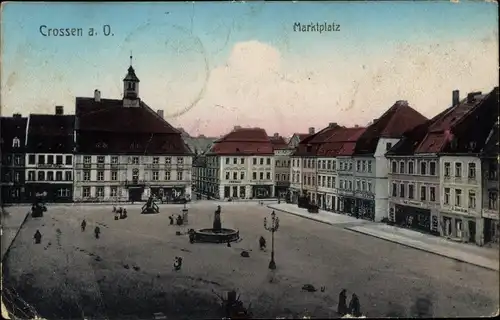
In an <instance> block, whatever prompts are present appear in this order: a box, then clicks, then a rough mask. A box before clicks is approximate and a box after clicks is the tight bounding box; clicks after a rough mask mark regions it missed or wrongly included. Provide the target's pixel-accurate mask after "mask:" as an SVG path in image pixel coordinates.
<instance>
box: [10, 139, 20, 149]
mask: <svg viewBox="0 0 500 320" xmlns="http://www.w3.org/2000/svg"><path fill="white" fill-rule="evenodd" d="M20 146H21V140H19V138H18V137H15V138H14V139H12V148H19V147H20Z"/></svg>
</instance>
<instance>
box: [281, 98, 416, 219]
mask: <svg viewBox="0 0 500 320" xmlns="http://www.w3.org/2000/svg"><path fill="white" fill-rule="evenodd" d="M425 120H426V118H425V117H424V116H423V115H421V114H420V113H418V112H417V111H415V110H414V109H413V108H411V107H410V106H408V104H407V102H406V101H397V102H396V103H395V104H394V105H393V106H392V107H391V108H389V110H388V111H387V112H385V113H384V114H383V115H382V116H381V117H380V118H378V119H375V120H374V121H373V123H372V124H371V125H369V126H368V127H357V126H356V127H353V128H345V127H342V126H339V125H338V124H337V123H330V124H329V125H328V127H326V128H325V129H323V130H321V131H319V132H318V133H316V134H314V135H311V136H309V137H308V138H306V139H304V140H302V141H301V142H300V143H299V146H298V148H297V150H296V151H295V152H294V154H293V155H292V167H291V179H292V180H291V195H292V196H291V201H292V202H296V201H297V199H298V197H300V196H308V198H309V200H310V201H311V202H314V203H316V204H318V205H319V207H320V208H321V209H324V210H329V211H333V212H339V213H345V214H351V215H358V216H360V217H363V218H366V219H370V220H376V221H380V220H382V219H383V218H384V217H386V216H387V210H388V185H387V159H386V158H385V153H386V152H387V151H388V150H389V149H390V148H391V147H392V146H393V145H394V144H396V143H397V142H398V141H399V139H401V137H402V135H403V133H404V132H406V131H407V130H409V129H412V128H413V127H415V126H417V125H419V124H420V123H422V122H424V121H425Z"/></svg>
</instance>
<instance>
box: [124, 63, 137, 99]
mask: <svg viewBox="0 0 500 320" xmlns="http://www.w3.org/2000/svg"><path fill="white" fill-rule="evenodd" d="M123 106H124V107H128V108H130V107H139V106H140V99H139V78H137V76H136V75H135V70H134V68H133V67H132V54H130V67H129V68H128V72H127V75H126V76H125V78H124V79H123Z"/></svg>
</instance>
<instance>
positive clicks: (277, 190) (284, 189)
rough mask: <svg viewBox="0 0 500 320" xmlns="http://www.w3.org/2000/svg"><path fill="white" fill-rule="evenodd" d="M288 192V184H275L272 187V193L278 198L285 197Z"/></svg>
mask: <svg viewBox="0 0 500 320" xmlns="http://www.w3.org/2000/svg"><path fill="white" fill-rule="evenodd" d="M287 193H288V186H286V185H277V186H275V187H274V195H275V197H277V198H279V199H286V196H287Z"/></svg>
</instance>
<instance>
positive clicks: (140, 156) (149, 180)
mask: <svg viewBox="0 0 500 320" xmlns="http://www.w3.org/2000/svg"><path fill="white" fill-rule="evenodd" d="M162 111H163V110H159V111H158V112H155V111H154V110H153V109H151V108H150V107H149V106H148V105H147V104H146V103H145V102H144V101H142V100H141V99H140V97H139V78H138V77H137V76H136V74H135V70H134V68H133V67H132V65H130V67H129V68H128V72H127V75H126V76H125V78H124V79H123V99H101V92H100V91H99V90H95V91H94V97H91V98H90V97H77V98H76V106H75V116H76V123H75V131H76V154H75V182H74V200H75V201H113V202H119V201H141V200H145V199H147V198H148V197H149V196H151V195H156V196H160V197H163V198H167V199H175V198H179V197H190V196H191V180H192V179H191V166H192V152H191V151H190V149H189V148H188V147H187V146H186V144H185V143H184V141H183V139H182V137H181V132H180V131H178V130H177V129H175V128H174V127H173V126H171V125H170V124H169V123H168V122H167V121H165V120H164V119H163V112H162Z"/></svg>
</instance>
